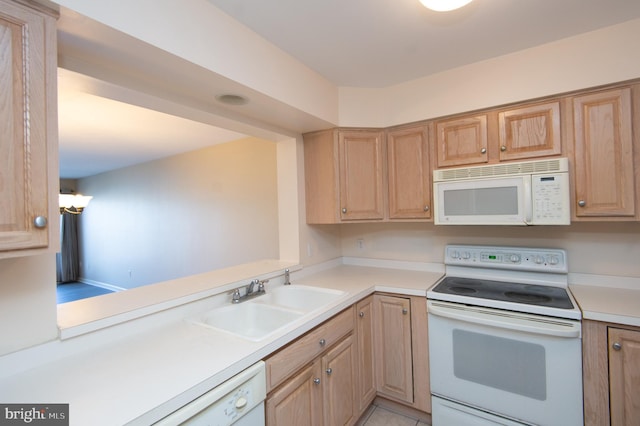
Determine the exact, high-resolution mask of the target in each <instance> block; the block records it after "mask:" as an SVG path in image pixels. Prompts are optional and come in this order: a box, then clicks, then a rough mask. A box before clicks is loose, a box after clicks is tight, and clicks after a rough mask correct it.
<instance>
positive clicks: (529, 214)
mask: <svg viewBox="0 0 640 426" xmlns="http://www.w3.org/2000/svg"><path fill="white" fill-rule="evenodd" d="M523 181H524V223H526V224H527V225H530V224H531V223H532V222H533V196H532V195H531V194H532V189H531V176H526V177H525V178H524V180H523Z"/></svg>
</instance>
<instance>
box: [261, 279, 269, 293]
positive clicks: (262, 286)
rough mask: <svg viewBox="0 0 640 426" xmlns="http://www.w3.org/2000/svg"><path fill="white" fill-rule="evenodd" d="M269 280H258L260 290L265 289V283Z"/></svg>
mask: <svg viewBox="0 0 640 426" xmlns="http://www.w3.org/2000/svg"><path fill="white" fill-rule="evenodd" d="M268 282H269V280H260V281H258V291H260V292H263V291H264V285H265V284H266V283H268Z"/></svg>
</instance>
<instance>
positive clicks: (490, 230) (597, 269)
mask: <svg viewBox="0 0 640 426" xmlns="http://www.w3.org/2000/svg"><path fill="white" fill-rule="evenodd" d="M341 236H342V239H341V243H342V255H344V256H356V257H366V258H372V259H392V260H410V261H418V262H436V263H442V261H443V257H444V246H445V245H446V244H484V245H506V246H521V247H552V248H562V249H565V250H567V251H568V259H569V271H570V272H572V273H583V274H596V275H622V276H629V277H638V278H640V262H639V261H638V260H639V259H640V223H634V222H632V223H574V224H572V225H570V226H527V227H517V226H435V225H433V224H432V223H399V224H391V223H390V224H352V225H351V224H350V225H342V233H341ZM358 239H362V240H363V249H359V248H358V244H357V241H358Z"/></svg>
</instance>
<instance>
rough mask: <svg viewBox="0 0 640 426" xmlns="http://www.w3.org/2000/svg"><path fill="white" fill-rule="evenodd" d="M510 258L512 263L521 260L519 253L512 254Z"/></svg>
mask: <svg viewBox="0 0 640 426" xmlns="http://www.w3.org/2000/svg"><path fill="white" fill-rule="evenodd" d="M509 260H510V261H511V262H512V263H518V262H520V256H518V255H517V254H512V255H511V257H509Z"/></svg>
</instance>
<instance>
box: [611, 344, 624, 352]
mask: <svg viewBox="0 0 640 426" xmlns="http://www.w3.org/2000/svg"><path fill="white" fill-rule="evenodd" d="M612 347H613V349H614V350H616V351H619V350H620V349H622V344H620V343H619V342H615V343H614V344H613V345H612Z"/></svg>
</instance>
